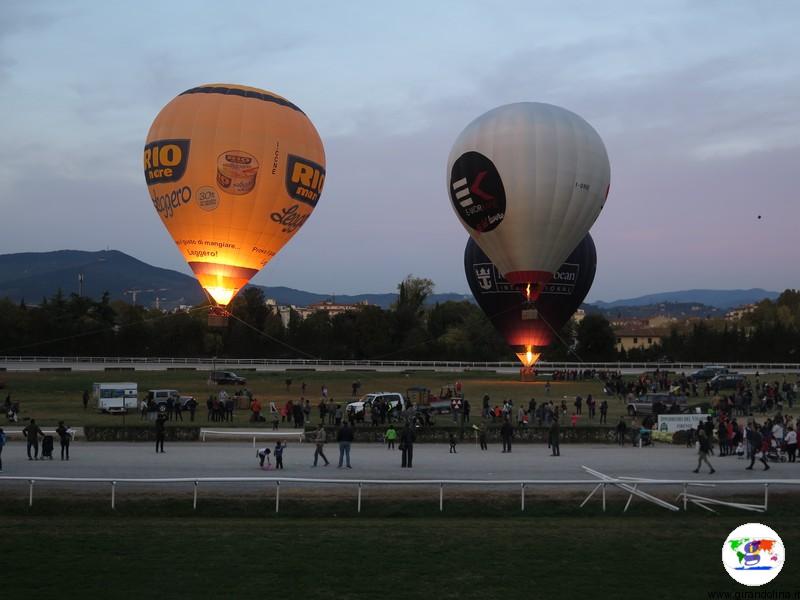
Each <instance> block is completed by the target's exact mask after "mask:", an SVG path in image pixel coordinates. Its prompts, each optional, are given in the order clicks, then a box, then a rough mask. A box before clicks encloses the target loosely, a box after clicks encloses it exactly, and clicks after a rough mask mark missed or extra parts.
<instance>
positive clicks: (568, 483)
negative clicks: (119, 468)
mask: <svg viewBox="0 0 800 600" xmlns="http://www.w3.org/2000/svg"><path fill="white" fill-rule="evenodd" d="M583 469H584V471H585V472H586V473H587V474H589V475H591V476H593V477H594V479H505V480H483V479H307V478H296V477H197V478H191V477H183V478H170V479H127V478H124V479H110V478H95V477H76V478H72V477H21V476H0V489H1V488H2V485H1V484H3V483H5V482H16V481H24V482H27V483H28V506H33V491H34V485H35V484H36V483H57V484H77V485H87V484H97V483H105V484H108V485H110V487H111V508H112V509H115V508H116V491H117V487H118V486H124V485H157V486H165V485H166V486H169V485H181V484H189V485H191V486H192V487H193V498H192V508H193V509H197V500H198V492H199V488H200V484H214V485H223V486H224V485H233V484H242V483H253V484H262V485H270V486H272V485H274V486H275V512H276V513H277V512H280V498H281V486H282V485H283V486H286V485H296V486H303V485H315V486H320V485H335V486H354V487H356V488H357V511H358V512H359V513H360V512H361V504H362V490H363V489H364V488H365V487H368V486H385V487H409V486H416V487H434V488H438V490H439V511H440V512H441V511H444V490H445V487H446V486H447V487H462V488H464V487H467V488H488V489H491V490H496V489H498V488H508V487H516V488H518V489H519V491H520V510H521V511H524V510H525V493H526V490H527V489H528V488H535V487H551V488H552V487H592V488H593V489H592V491H591V492H590V493H589V495H588V496H587V497H586V499H585V500H584V501H583V502H582V503H581V505H580V506H581V507H583V506H585V505H586V504H587V502H588V501H589V500H590V499H591V498H592V497H593V496H594V494H595V493H596V492H597V491H598V490H600V491H601V498H602V507H603V512H606V488H607V487H609V486H610V487H612V488H616V489H619V490H622V491H624V492H626V493H627V494H628V500H627V503H626V504H625V508H624V510H623V512H627V510H628V508H629V507H630V504H631V501H632V500H633V498H634V497H637V498H640V499H643V500H645V501H647V502H650V503H652V504H655V505H657V506H660V507H662V508H665V509H667V510H670V511H672V512H678V511H680V507H679V506H678V505H675V504H672V503H670V502H667V501H665V500H662V499H661V498H658V497H656V496H653V495H652V494H649V493H647V492H644V491H643V490H642V489H641V488H644V487H656V488H658V487H664V486H667V487H681V488H682V492H681V493H680V494H678V497H677V498H676V500H682V502H683V510H684V511H685V510H688V508H689V504H692V505H695V506H699V507H701V508H704V509H706V510H708V511H711V512H714V511H713V509H712V508H711V507H710V505H717V506H728V507H732V508H738V509H742V510H748V511H752V512H766V510H767V508H768V501H769V490H770V487H775V486H787V487H795V486H800V479H750V480H747V479H727V480H704V481H698V480H684V479H641V478H632V477H611V476H608V475H604V474H603V473H600V472H599V471H595V470H594V469H590V468H588V467H583ZM717 486H726V487H727V486H730V487H739V486H749V487H753V486H763V491H764V502H763V504H749V503H742V502H730V501H727V500H720V499H718V498H709V497H705V496H700V495H698V494H694V493H690V492H689V488H690V487H705V488H708V487H717Z"/></svg>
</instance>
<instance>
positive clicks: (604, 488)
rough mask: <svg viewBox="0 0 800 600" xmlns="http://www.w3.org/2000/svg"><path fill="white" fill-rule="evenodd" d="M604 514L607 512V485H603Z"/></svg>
mask: <svg viewBox="0 0 800 600" xmlns="http://www.w3.org/2000/svg"><path fill="white" fill-rule="evenodd" d="M603 512H606V484H605V483H604V484H603Z"/></svg>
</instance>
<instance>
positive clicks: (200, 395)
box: [0, 371, 624, 426]
mask: <svg viewBox="0 0 800 600" xmlns="http://www.w3.org/2000/svg"><path fill="white" fill-rule="evenodd" d="M237 372H238V373H239V374H240V375H243V376H245V377H247V388H248V389H249V390H250V391H252V392H253V394H254V395H255V396H256V397H257V398H258V399H259V400H260V401H261V402H262V405H264V406H266V405H267V402H268V401H270V400H275V401H276V402H278V403H279V405H282V404H283V403H285V402H286V401H287V400H289V399H291V400H293V401H296V400H297V399H298V398H299V397H300V385H301V382H302V381H305V382H306V385H307V388H306V397H307V398H308V399H309V400H310V401H311V404H312V406H314V412H313V416H316V415H317V414H318V413H317V411H316V405H317V404H318V402H319V400H320V397H321V387H322V385H323V384H324V385H326V386H327V387H328V395H329V397H333V398H334V399H335V400H336V401H338V402H341V403H342V404H344V403H346V402H349V401H350V400H351V399H352V397H351V393H352V392H351V385H352V383H353V381H355V380H356V379H358V380H360V381H361V393H362V394H365V393H368V392H381V391H386V392H401V393H404V394H405V393H406V390H407V389H408V388H410V387H414V386H424V387H428V388H430V389H431V390H433V391H434V393H438V392H439V389H440V388H441V387H442V386H443V385H446V384H451V383H453V382H454V381H455V380H456V379H458V380H459V381H461V382H462V384H463V391H464V393H465V395H466V398H467V399H468V400H469V401H470V403H471V405H472V408H473V413H475V412H476V411H478V412H479V411H480V406H481V399H482V398H483V395H484V394H489V396H490V397H491V401H492V405H494V404H495V403H497V404H502V402H503V400H505V399H506V398H511V399H512V400H513V401H514V405H515V406H519V405H520V403H523V402H524V403H525V404H526V405H527V402H528V401H529V400H530V398H531V397H535V398H536V399H537V401H541V400H543V399H545V398H548V397H547V396H545V390H544V383H543V382H542V383H538V382H537V383H522V382H520V381H518V380H517V379H516V378H515V377H514V376H513V375H498V374H495V373H479V372H475V373H452V374H451V373H434V372H417V373H408V374H404V373H377V372H315V371H305V372H287V373H283V372H258V373H257V372H254V371H251V372H248V371H237ZM207 376H208V373H207V372H206V371H135V372H134V371H123V372H108V373H106V372H93V373H81V372H64V373H58V372H34V373H17V372H8V373H2V374H0V381H5V384H6V386H5V389H4V390H0V398H4V397H5V394H6V393H9V392H10V393H11V396H12V399H13V400H14V401H19V402H20V411H21V413H22V414H21V416H22V417H23V418H29V417H33V418H35V419H36V420H37V422H40V423H43V424H46V425H51V424H55V423H56V422H57V421H58V420H65V421H67V422H68V423H69V424H71V425H73V426H82V425H99V424H109V423H121V418H120V417H119V416H110V415H100V414H98V413H97V411H96V410H94V409H93V407H92V405H91V403H90V407H89V410H88V411H86V412H84V410H83V406H82V403H81V395H82V391H83V390H84V389H89V390H91V387H92V383H94V382H113V381H133V382H136V383H137V384H138V386H139V392H140V395H141V394H142V392H144V391H146V390H148V389H159V388H167V389H177V390H179V391H180V392H181V393H182V394H188V395H193V396H195V398H197V400H198V402H200V403H201V405H202V406H201V408H200V409H198V414H199V415H200V423H201V424H205V400H206V398H208V395H209V393H212V392H217V391H218V390H220V389H226V387H225V386H220V387H217V386H210V387H209V386H208V384H207V382H206V378H207ZM287 377H291V379H292V385H291V388H290V390H288V391H287V389H286V384H285V380H286V378H287ZM551 386H552V387H551V391H550V396H549V398H552V399H553V400H554V401H557V402H560V401H561V399H562V397H563V396H573V397H574V396H575V394H578V393H579V394H581V395H582V396H583V397H584V398H585V397H586V395H587V394H590V393H591V394H593V395H594V396H595V397H597V398H599V397H600V395H602V385H601V383H600V382H599V381H591V382H553V383H552V384H551ZM227 389H228V390H229V391H230V392H232V391H233V388H227ZM609 402H610V403H611V410H610V411H609V415H610V416H609V421H610V420H611V418H612V416H614V415H617V414H621V413H622V411H623V409H624V407H623V406H622V403H621V402H620V401H618V400H616V399H615V398H609ZM568 406H569V407H570V408H572V406H571V401H569V400H568ZM128 418H129V419H130V418H131V417H130V416H129V417H128ZM185 418H186V419H187V420H188V415H185ZM133 419H134V420H136V419H137V417H135V416H134V417H133ZM234 425H237V426H242V425H244V426H252V424H250V423H248V422H247V414H246V411H239V412H238V414H237V415H236V421H235V423H234Z"/></svg>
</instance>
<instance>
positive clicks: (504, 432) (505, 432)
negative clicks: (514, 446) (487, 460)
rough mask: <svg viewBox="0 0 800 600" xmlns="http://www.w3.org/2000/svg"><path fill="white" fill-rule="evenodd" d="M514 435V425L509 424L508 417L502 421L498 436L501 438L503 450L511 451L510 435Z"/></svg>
mask: <svg viewBox="0 0 800 600" xmlns="http://www.w3.org/2000/svg"><path fill="white" fill-rule="evenodd" d="M513 435H514V427H512V425H511V421H510V419H506V420H505V421H504V422H503V426H502V427H500V437H501V438H502V439H503V452H504V453H505V452H511V436H513Z"/></svg>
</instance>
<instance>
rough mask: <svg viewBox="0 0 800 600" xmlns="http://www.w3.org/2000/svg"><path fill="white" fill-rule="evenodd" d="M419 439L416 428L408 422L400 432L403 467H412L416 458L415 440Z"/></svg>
mask: <svg viewBox="0 0 800 600" xmlns="http://www.w3.org/2000/svg"><path fill="white" fill-rule="evenodd" d="M416 439H417V436H416V434H415V433H414V430H413V429H412V428H411V426H410V425H409V424H408V423H406V425H405V427H403V431H401V432H400V451H401V453H402V462H401V465H400V466H401V467H402V468H409V469H410V468H411V466H412V462H413V460H414V441H415V440H416Z"/></svg>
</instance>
